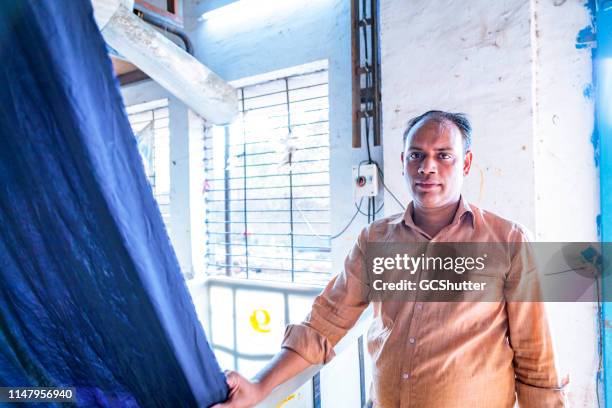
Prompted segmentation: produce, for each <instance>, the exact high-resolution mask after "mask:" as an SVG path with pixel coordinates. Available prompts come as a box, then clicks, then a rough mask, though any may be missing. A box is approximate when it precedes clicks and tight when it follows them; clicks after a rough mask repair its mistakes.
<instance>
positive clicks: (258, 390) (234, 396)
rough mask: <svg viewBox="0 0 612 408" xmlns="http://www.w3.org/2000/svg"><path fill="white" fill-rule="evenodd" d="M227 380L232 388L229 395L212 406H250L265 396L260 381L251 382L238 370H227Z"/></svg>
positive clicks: (216, 407)
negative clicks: (223, 400)
mask: <svg viewBox="0 0 612 408" xmlns="http://www.w3.org/2000/svg"><path fill="white" fill-rule="evenodd" d="M225 381H226V382H227V386H228V387H229V389H230V392H229V397H228V398H227V401H225V402H223V403H221V404H216V405H213V407H212V408H250V407H252V406H254V405H255V404H257V403H258V402H260V401H261V400H262V399H263V398H264V397H265V395H264V392H263V388H262V387H261V384H260V383H259V382H251V381H249V380H247V379H246V378H244V377H243V376H241V375H240V374H239V373H237V372H236V371H230V370H226V371H225Z"/></svg>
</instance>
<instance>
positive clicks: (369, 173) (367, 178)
mask: <svg viewBox="0 0 612 408" xmlns="http://www.w3.org/2000/svg"><path fill="white" fill-rule="evenodd" d="M353 191H354V197H355V198H361V197H374V196H376V194H378V168H377V167H376V165H375V164H362V165H360V166H353Z"/></svg>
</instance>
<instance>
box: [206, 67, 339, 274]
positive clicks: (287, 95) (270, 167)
mask: <svg viewBox="0 0 612 408" xmlns="http://www.w3.org/2000/svg"><path fill="white" fill-rule="evenodd" d="M238 96H239V100H240V118H239V119H238V120H237V121H236V122H235V123H234V124H233V125H231V126H227V127H212V128H211V129H209V130H208V131H207V132H206V134H205V137H204V163H205V165H204V168H205V172H206V182H205V186H204V190H205V202H206V236H207V252H206V263H207V266H208V268H207V269H208V273H210V274H225V275H231V276H240V277H245V278H262V279H277V280H287V281H291V282H296V281H300V282H323V281H326V280H327V279H328V277H329V273H330V269H331V257H330V252H331V251H330V248H331V242H330V230H329V227H330V225H329V126H328V125H329V124H328V118H329V106H328V79H327V71H318V72H314V73H310V74H305V75H298V76H291V77H287V78H282V79H279V80H274V81H270V82H265V83H262V84H258V85H254V86H249V87H245V88H241V89H239V90H238Z"/></svg>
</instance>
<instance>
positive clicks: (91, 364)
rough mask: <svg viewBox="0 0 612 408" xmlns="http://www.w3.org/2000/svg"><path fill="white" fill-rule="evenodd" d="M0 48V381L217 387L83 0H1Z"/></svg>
mask: <svg viewBox="0 0 612 408" xmlns="http://www.w3.org/2000/svg"><path fill="white" fill-rule="evenodd" d="M0 60H1V61H2V64H0V385H2V386H49V387H57V386H66V387H76V395H77V400H78V403H79V405H81V406H163V407H179V406H196V405H197V406H204V407H206V406H210V405H211V404H213V403H215V402H218V401H221V400H224V399H225V397H226V396H227V386H226V384H225V379H224V376H223V373H222V372H221V370H220V369H219V366H218V364H217V362H216V360H215V358H214V355H213V353H212V351H211V349H210V347H209V345H208V343H207V341H206V338H205V335H204V332H203V330H202V327H201V325H200V323H199V321H198V318H197V316H196V313H195V309H194V306H193V303H192V300H191V297H190V296H189V293H188V291H187V288H186V285H185V282H184V280H183V277H182V275H181V273H180V270H179V266H178V262H177V259H176V256H175V254H174V252H173V250H172V247H171V245H170V242H169V239H168V236H167V233H166V230H165V228H164V224H163V222H162V218H161V215H160V213H159V210H158V208H157V205H156V203H155V200H154V198H153V195H152V192H151V188H150V186H149V185H148V182H147V179H146V177H145V173H144V169H143V164H142V161H141V159H140V157H139V153H138V150H137V145H136V140H135V138H134V135H133V134H132V131H131V129H130V125H129V123H128V120H127V117H126V113H125V110H124V108H123V105H122V100H121V96H120V93H119V90H118V88H117V83H116V81H115V80H114V78H113V74H112V67H111V62H110V60H109V58H108V56H107V54H106V49H105V45H104V42H103V40H102V38H101V36H100V34H99V32H98V30H97V27H96V24H95V22H94V19H93V13H92V8H91V5H90V3H89V2H88V1H73V0H44V1H42V0H19V1H5V2H2V7H1V9H0Z"/></svg>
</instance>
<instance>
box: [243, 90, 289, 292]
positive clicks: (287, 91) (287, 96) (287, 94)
mask: <svg viewBox="0 0 612 408" xmlns="http://www.w3.org/2000/svg"><path fill="white" fill-rule="evenodd" d="M285 91H286V93H285V98H286V100H287V131H288V135H287V139H290V138H291V107H290V106H289V80H288V79H287V78H285ZM287 142H289V140H287ZM245 161H246V160H245ZM291 165H292V153H291V152H289V227H290V231H289V234H290V236H291V282H295V276H294V275H295V274H294V270H295V256H294V255H295V254H294V252H295V249H294V247H293V177H292V173H293V169H292V168H291Z"/></svg>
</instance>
